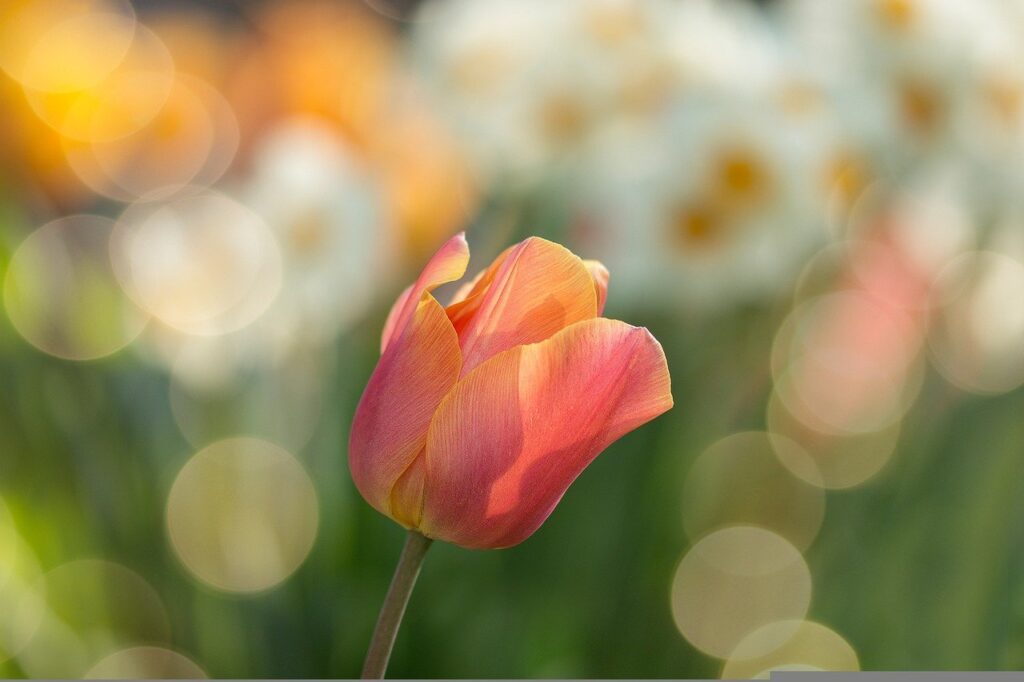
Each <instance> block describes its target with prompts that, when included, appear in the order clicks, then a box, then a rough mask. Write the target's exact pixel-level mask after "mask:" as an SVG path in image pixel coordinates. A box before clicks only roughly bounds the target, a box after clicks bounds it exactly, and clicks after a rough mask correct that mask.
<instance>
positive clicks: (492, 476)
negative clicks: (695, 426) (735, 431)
mask: <svg viewBox="0 0 1024 682" xmlns="http://www.w3.org/2000/svg"><path fill="white" fill-rule="evenodd" d="M590 286H591V290H592V289H593V285H592V283H591V284H590ZM671 407H672V395H671V382H670V378H669V373H668V367H667V365H666V362H665V356H664V353H663V351H662V349H661V346H660V345H659V344H658V342H657V341H656V340H655V339H654V337H652V336H651V335H650V333H649V332H647V330H645V329H641V328H637V327H632V326H630V325H628V324H625V323H623V322H617V321H612V320H606V319H592V320H587V321H584V322H580V323H578V324H575V325H573V326H571V327H568V328H566V329H564V330H562V331H561V332H559V333H557V334H556V335H555V336H553V337H551V338H550V339H548V340H547V341H544V342H542V343H538V344H534V345H529V346H519V347H515V348H513V349H511V350H508V351H506V352H503V353H501V354H500V355H497V356H495V357H493V358H491V359H490V360H488V361H487V362H485V363H484V364H481V365H480V366H479V367H477V368H476V369H475V370H474V371H472V372H471V373H469V374H468V375H466V376H465V377H464V378H463V379H462V380H461V381H460V382H459V383H458V384H457V385H456V387H455V388H454V389H453V390H452V392H451V394H450V395H448V396H447V397H446V398H445V399H444V401H443V402H442V403H441V405H440V407H439V408H438V411H437V414H436V415H435V416H434V419H433V421H432V423H431V426H430V430H429V433H428V436H427V442H426V451H425V470H424V472H423V476H424V477H425V486H424V487H425V490H426V493H425V495H424V498H423V506H422V516H421V518H420V519H419V520H418V521H419V527H420V529H421V531H422V532H424V533H426V534H427V535H429V536H431V537H435V538H438V539H442V540H446V541H449V542H453V543H456V544H459V545H463V546H467V547H477V548H497V547H507V546H511V545H515V544H517V543H519V542H522V541H523V540H524V539H526V538H527V537H528V536H529V535H531V534H532V533H533V532H534V531H535V530H536V529H537V528H538V527H539V526H540V525H541V524H542V523H543V522H544V520H545V519H546V518H547V517H548V515H549V514H550V513H551V511H552V510H553V509H554V507H555V505H556V504H557V503H558V501H559V500H560V499H561V497H562V495H563V494H564V493H565V490H566V489H567V488H568V487H569V485H570V484H571V483H572V482H573V480H574V479H575V478H576V477H577V476H578V475H579V474H580V473H581V472H582V471H583V470H584V469H585V468H586V467H587V465H588V464H590V462H591V461H592V460H593V459H594V458H595V457H596V456H597V455H598V454H599V453H600V452H601V451H603V450H604V449H605V448H606V447H608V445H610V444H611V443H612V442H614V441H615V440H617V439H618V438H621V437H622V436H623V435H625V434H626V433H629V432H630V431H632V430H634V429H636V428H637V427H639V426H641V425H642V424H644V423H646V422H648V421H650V420H651V419H654V418H655V417H657V416H658V415H660V414H662V413H664V412H666V411H667V410H669V409H670V408H671Z"/></svg>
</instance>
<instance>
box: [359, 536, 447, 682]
mask: <svg viewBox="0 0 1024 682" xmlns="http://www.w3.org/2000/svg"><path fill="white" fill-rule="evenodd" d="M432 542H433V540H431V539H430V538H428V537H426V536H423V535H420V534H419V533H417V532H416V531H414V530H411V531H409V534H408V535H407V536H406V538H405V546H404V547H402V555H401V556H400V557H399V558H398V566H396V567H395V576H394V577H393V578H392V579H391V587H389V588H388V594H387V596H386V597H385V598H384V605H383V606H381V607H380V616H378V617H377V627H376V628H374V630H373V638H372V639H371V640H370V648H369V650H368V651H367V652H366V662H365V663H364V664H363V674H362V678H363V679H364V680H371V679H372V680H382V679H384V672H385V671H386V670H387V667H388V659H390V658H391V649H392V648H393V647H394V646H395V637H396V636H397V635H398V627H399V626H400V625H401V624H402V616H404V615H405V607H406V606H407V605H408V604H409V596H410V595H412V588H413V587H415V585H416V578H417V577H418V576H419V574H420V567H421V566H422V565H423V557H425V556H426V554H427V550H428V549H430V543H432Z"/></svg>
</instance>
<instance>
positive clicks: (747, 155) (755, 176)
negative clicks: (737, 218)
mask: <svg viewBox="0 0 1024 682" xmlns="http://www.w3.org/2000/svg"><path fill="white" fill-rule="evenodd" d="M714 183H715V190H716V194H717V196H719V197H720V198H721V200H722V201H723V202H724V203H725V204H726V205H729V206H732V207H737V206H742V205H749V204H751V203H755V202H757V201H759V200H761V199H763V198H764V196H765V195H766V194H767V193H768V191H769V189H770V187H771V173H770V172H769V171H768V168H767V167H766V165H765V164H764V162H763V161H762V160H761V159H760V158H759V156H758V155H757V154H756V153H755V152H754V151H753V150H750V149H743V148H734V149H727V150H725V151H724V152H723V153H722V154H721V155H720V156H719V157H718V159H717V161H716V164H715V172H714Z"/></svg>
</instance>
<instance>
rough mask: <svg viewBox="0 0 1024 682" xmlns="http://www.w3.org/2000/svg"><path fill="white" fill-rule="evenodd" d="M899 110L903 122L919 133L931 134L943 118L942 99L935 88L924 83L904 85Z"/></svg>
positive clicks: (900, 92) (901, 89)
mask: <svg viewBox="0 0 1024 682" xmlns="http://www.w3.org/2000/svg"><path fill="white" fill-rule="evenodd" d="M899 108H900V114H901V115H902V116H903V120H904V121H905V122H906V123H907V125H909V126H910V128H912V129H913V130H915V131H917V132H919V133H930V132H932V131H934V130H935V128H937V127H938V125H939V122H940V121H941V119H942V116H943V104H942V99H941V98H940V97H939V95H938V93H937V92H936V91H935V89H934V88H932V87H929V86H928V85H925V84H923V83H913V82H908V83H904V84H903V86H902V87H901V88H900V91H899Z"/></svg>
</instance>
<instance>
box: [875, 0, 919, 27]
mask: <svg viewBox="0 0 1024 682" xmlns="http://www.w3.org/2000/svg"><path fill="white" fill-rule="evenodd" d="M875 10H876V11H877V12H878V17H879V18H880V19H881V20H882V23H884V24H885V25H886V26H888V27H889V28H892V29H896V30H898V31H906V30H907V29H909V28H910V27H911V26H913V24H914V22H915V21H917V14H918V12H917V6H916V5H915V4H914V2H913V0H877V1H876V2H875Z"/></svg>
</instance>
